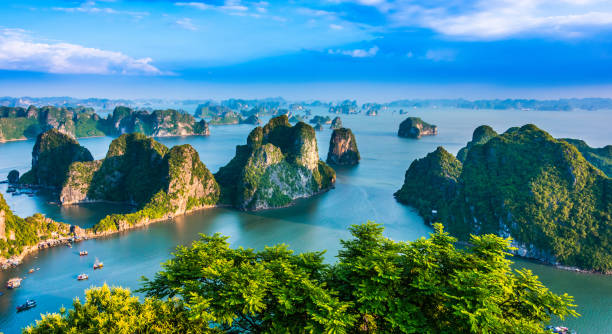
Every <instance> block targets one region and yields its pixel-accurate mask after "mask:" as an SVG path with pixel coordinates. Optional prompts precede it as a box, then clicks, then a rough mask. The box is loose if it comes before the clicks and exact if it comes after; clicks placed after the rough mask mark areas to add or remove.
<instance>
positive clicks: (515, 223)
mask: <svg viewBox="0 0 612 334" xmlns="http://www.w3.org/2000/svg"><path fill="white" fill-rule="evenodd" d="M483 129H484V128H483ZM486 132H488V133H489V134H491V132H490V131H486ZM475 133H476V131H475ZM480 133H481V131H478V132H477V133H476V134H478V136H476V138H474V139H475V140H473V141H472V145H471V147H469V149H468V150H467V154H466V156H465V160H464V162H463V163H461V161H459V160H458V159H456V158H455V157H454V156H452V155H451V154H449V153H448V152H446V151H445V150H444V149H443V148H438V149H437V150H436V151H435V152H433V153H430V154H428V155H427V156H426V157H425V158H423V159H419V160H416V161H415V162H413V163H412V164H411V165H410V168H409V169H408V171H407V172H406V176H405V181H404V185H403V186H402V188H401V189H400V190H399V191H397V192H396V193H395V197H396V198H397V199H398V200H399V201H400V202H402V203H406V204H408V205H411V206H413V207H415V208H416V209H417V210H418V211H419V213H420V214H421V215H422V216H423V218H424V219H425V220H426V221H427V222H429V223H431V222H442V223H444V224H445V226H447V228H448V230H449V231H450V232H451V233H452V234H454V235H456V236H458V237H459V238H460V239H463V240H468V238H469V235H470V234H477V235H478V234H485V233H495V234H497V235H499V236H502V237H512V238H513V239H514V241H513V246H514V247H517V251H516V253H517V254H518V255H520V256H524V257H528V258H534V259H538V260H541V261H544V262H546V263H551V264H556V265H563V266H571V267H577V268H580V269H584V270H594V271H600V272H611V271H612V249H611V248H610V245H611V244H612V218H611V217H612V196H611V194H612V179H610V178H609V177H607V176H606V175H605V174H604V173H603V172H602V171H601V170H599V169H598V168H596V167H595V166H594V165H593V164H591V163H590V162H588V161H587V160H586V159H585V157H584V156H583V155H582V154H581V153H580V151H579V150H578V149H576V147H574V146H573V145H570V144H568V142H566V141H565V140H557V139H554V138H553V137H551V136H550V135H549V134H548V133H546V132H545V131H543V130H541V129H539V128H537V127H536V126H534V125H525V126H523V127H521V128H510V129H508V130H507V131H506V132H505V133H503V134H500V135H497V136H493V137H492V138H490V139H489V140H487V141H485V142H484V143H480V144H478V143H477V142H479V140H478V137H481V136H480V135H479V134H480ZM485 137H486V136H485ZM481 138H482V137H481ZM474 143H476V144H474Z"/></svg>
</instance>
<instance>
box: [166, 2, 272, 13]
mask: <svg viewBox="0 0 612 334" xmlns="http://www.w3.org/2000/svg"><path fill="white" fill-rule="evenodd" d="M174 4H175V5H176V6H182V7H192V8H195V9H199V10H208V9H217V10H221V11H227V12H246V11H248V10H249V7H247V6H245V5H243V4H242V3H241V2H240V0H226V1H225V2H224V3H223V5H219V6H217V5H210V4H207V3H204V2H198V1H191V2H175V3H174ZM256 5H257V7H258V8H263V7H265V6H267V5H268V3H267V2H265V1H262V2H259V3H257V4H256ZM263 9H264V10H265V8H263Z"/></svg>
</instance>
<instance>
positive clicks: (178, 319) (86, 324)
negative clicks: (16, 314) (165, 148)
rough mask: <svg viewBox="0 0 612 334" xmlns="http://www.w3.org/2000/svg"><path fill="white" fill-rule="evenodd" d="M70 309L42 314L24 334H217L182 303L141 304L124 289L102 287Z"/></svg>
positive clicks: (152, 302)
mask: <svg viewBox="0 0 612 334" xmlns="http://www.w3.org/2000/svg"><path fill="white" fill-rule="evenodd" d="M72 306H73V309H71V310H69V311H66V310H65V309H64V308H62V309H61V310H60V313H53V314H46V315H43V316H42V319H41V320H38V321H36V325H35V326H31V327H27V328H26V329H24V330H23V332H24V333H28V334H37V333H45V334H49V333H75V334H76V333H79V334H80V333H125V334H128V333H177V334H178V333H219V331H218V330H214V329H209V328H208V324H206V323H204V322H201V321H197V320H194V319H189V318H188V313H187V309H186V308H185V305H184V304H183V302H182V301H180V300H178V299H168V300H166V301H161V300H158V299H154V298H147V299H146V300H145V301H144V303H142V302H140V301H139V300H138V297H136V296H133V295H132V294H131V292H130V291H129V290H128V289H123V288H117V287H113V288H109V287H108V286H107V285H104V286H102V287H99V288H92V289H89V290H86V292H85V303H84V304H82V303H81V302H80V301H79V299H78V298H76V299H75V300H74V302H73V304H72Z"/></svg>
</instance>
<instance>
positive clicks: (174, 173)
mask: <svg viewBox="0 0 612 334" xmlns="http://www.w3.org/2000/svg"><path fill="white" fill-rule="evenodd" d="M218 199H219V186H218V185H217V182H216V181H215V179H214V177H213V175H212V173H211V172H210V171H209V170H208V169H207V168H206V166H205V165H204V164H203V163H202V162H201V161H200V158H199V155H198V153H197V152H196V150H195V149H194V148H193V147H191V146H190V145H188V144H186V145H180V146H174V147H173V148H171V149H168V148H167V147H166V146H164V145H163V144H161V143H159V142H157V141H155V140H154V139H152V138H149V137H146V136H145V135H143V134H137V133H134V134H129V135H122V136H120V137H119V138H117V139H115V140H113V142H112V143H111V144H110V147H109V150H108V153H107V154H106V157H105V158H104V159H103V160H101V161H92V162H84V163H81V162H76V163H73V164H72V165H70V170H69V172H68V178H67V180H66V182H65V183H64V185H63V187H62V190H61V194H60V201H61V202H62V203H63V204H75V203H84V202H97V201H110V202H123V203H129V204H133V205H135V206H136V207H137V208H138V211H136V212H134V213H128V214H113V215H109V216H107V217H106V218H104V219H103V220H102V221H100V222H99V223H98V224H97V225H96V226H95V227H94V232H96V233H98V232H107V231H119V230H123V229H126V228H130V227H132V226H135V225H139V224H142V223H147V222H149V221H152V220H157V219H163V218H170V217H172V216H175V215H179V214H183V213H185V212H188V211H191V210H194V209H199V208H203V207H208V206H213V205H215V204H217V201H218Z"/></svg>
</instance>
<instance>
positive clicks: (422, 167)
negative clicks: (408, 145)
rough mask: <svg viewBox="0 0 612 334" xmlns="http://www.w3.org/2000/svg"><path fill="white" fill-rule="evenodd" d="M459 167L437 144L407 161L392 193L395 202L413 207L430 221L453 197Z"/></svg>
mask: <svg viewBox="0 0 612 334" xmlns="http://www.w3.org/2000/svg"><path fill="white" fill-rule="evenodd" d="M461 168H462V165H461V162H460V161H459V160H457V159H456V158H455V157H454V156H453V155H452V154H450V153H448V152H447V151H446V150H445V149H444V148H443V147H438V148H437V149H436V150H435V151H434V152H431V153H429V154H427V156H426V157H424V158H422V159H417V160H414V161H413V162H412V163H411V164H410V167H409V168H408V170H407V171H406V175H405V177H404V185H403V186H402V188H401V189H400V190H398V191H397V192H396V193H395V194H394V196H395V198H396V199H397V200H398V201H399V202H401V203H404V204H408V205H410V206H413V207H415V208H416V209H417V210H418V211H419V214H420V215H421V216H422V217H423V219H424V220H425V222H426V223H433V222H435V220H436V218H437V217H438V215H442V216H445V215H446V214H447V212H448V210H449V207H448V204H449V203H450V202H451V201H452V200H453V199H454V198H455V197H456V195H457V191H458V187H459V176H460V175H461ZM433 210H435V211H437V213H435V211H434V212H432V211H433Z"/></svg>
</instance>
